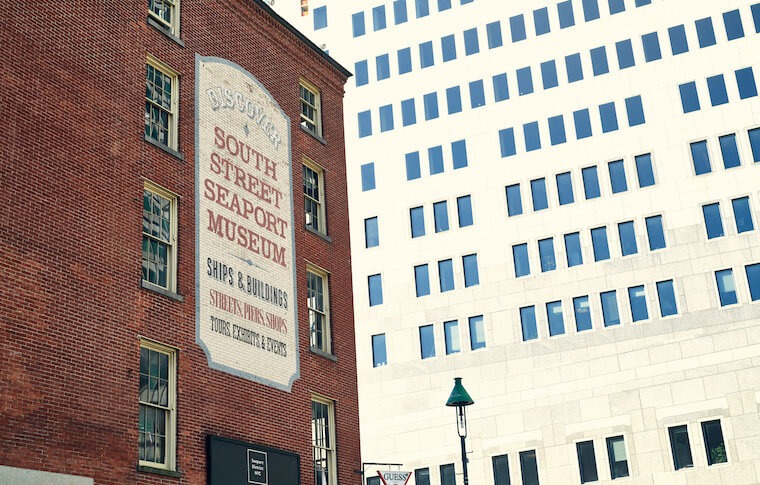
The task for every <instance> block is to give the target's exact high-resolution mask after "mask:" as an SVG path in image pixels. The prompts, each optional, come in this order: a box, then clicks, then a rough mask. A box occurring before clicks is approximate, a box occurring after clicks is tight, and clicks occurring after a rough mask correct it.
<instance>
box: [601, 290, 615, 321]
mask: <svg viewBox="0 0 760 485" xmlns="http://www.w3.org/2000/svg"><path fill="white" fill-rule="evenodd" d="M599 296H600V300H601V302H602V319H603V320H604V326H605V327H611V326H612V325H619V324H620V312H619V311H618V304H617V292H616V291H615V290H612V291H605V292H603V293H602V294H600V295H599Z"/></svg>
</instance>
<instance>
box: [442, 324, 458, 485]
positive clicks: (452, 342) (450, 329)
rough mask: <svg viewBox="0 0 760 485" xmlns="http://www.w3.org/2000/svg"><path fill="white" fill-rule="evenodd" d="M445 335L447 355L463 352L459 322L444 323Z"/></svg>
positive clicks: (452, 475)
mask: <svg viewBox="0 0 760 485" xmlns="http://www.w3.org/2000/svg"><path fill="white" fill-rule="evenodd" d="M443 335H444V340H445V342H446V355H449V354H455V353H457V352H459V351H460V350H461V347H460V345H459V322H458V321H457V320H451V321H449V322H443ZM451 468H452V474H451V477H452V478H451V480H452V481H451V483H452V485H453V483H454V473H453V469H454V465H452V466H451Z"/></svg>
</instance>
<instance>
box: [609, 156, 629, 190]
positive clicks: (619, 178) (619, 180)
mask: <svg viewBox="0 0 760 485" xmlns="http://www.w3.org/2000/svg"><path fill="white" fill-rule="evenodd" d="M607 167H608V168H609V171H610V184H611V185H612V193H613V194H617V193H619V192H625V191H626V190H628V181H627V180H626V177H625V165H624V164H623V161H622V160H617V161H614V162H610V163H609V164H607Z"/></svg>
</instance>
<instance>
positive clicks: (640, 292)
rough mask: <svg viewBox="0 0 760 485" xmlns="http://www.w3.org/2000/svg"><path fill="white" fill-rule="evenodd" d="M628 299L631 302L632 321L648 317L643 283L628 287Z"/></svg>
mask: <svg viewBox="0 0 760 485" xmlns="http://www.w3.org/2000/svg"><path fill="white" fill-rule="evenodd" d="M628 300H629V301H630V302H631V318H632V319H633V321H634V322H640V321H641V320H646V319H648V318H649V309H648V308H647V294H646V291H644V285H641V286H633V287H631V288H628Z"/></svg>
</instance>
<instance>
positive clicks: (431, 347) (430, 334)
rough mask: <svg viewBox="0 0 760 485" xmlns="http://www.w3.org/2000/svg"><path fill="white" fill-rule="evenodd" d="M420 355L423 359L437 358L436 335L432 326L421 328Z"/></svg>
mask: <svg viewBox="0 0 760 485" xmlns="http://www.w3.org/2000/svg"><path fill="white" fill-rule="evenodd" d="M420 354H421V355H420V356H421V357H422V358H423V359H427V358H429V357H435V333H434V331H433V326H432V325H423V326H422V327H420Z"/></svg>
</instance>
